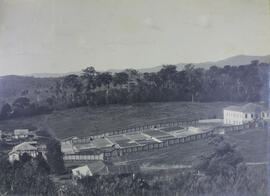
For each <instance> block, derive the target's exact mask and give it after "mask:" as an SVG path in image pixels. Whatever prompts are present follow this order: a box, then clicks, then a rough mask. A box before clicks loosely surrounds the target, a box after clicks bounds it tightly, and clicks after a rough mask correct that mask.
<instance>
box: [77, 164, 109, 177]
mask: <svg viewBox="0 0 270 196" xmlns="http://www.w3.org/2000/svg"><path fill="white" fill-rule="evenodd" d="M72 173H73V175H80V176H92V175H94V174H98V175H106V174H108V168H107V166H106V165H105V164H104V163H103V162H102V161H94V162H92V163H89V164H87V165H84V166H80V167H77V168H75V169H72Z"/></svg>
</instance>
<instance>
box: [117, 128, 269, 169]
mask: <svg viewBox="0 0 270 196" xmlns="http://www.w3.org/2000/svg"><path fill="white" fill-rule="evenodd" d="M267 131H268V130H267V129H260V128H252V129H246V130H242V131H239V132H233V133H228V134H225V135H223V137H224V138H225V140H226V141H228V142H229V143H231V144H233V145H236V146H237V149H238V151H239V152H240V153H241V154H242V155H243V157H244V161H245V162H246V163H248V165H253V167H256V165H259V166H260V165H263V164H265V163H266V162H267V161H268V160H267V157H268V154H267V153H269V152H268V151H267V145H269V144H270V143H269V142H270V140H269V138H268V137H269V136H268V134H267ZM211 150H212V146H209V145H208V144H207V141H206V140H197V141H194V142H189V143H185V144H178V145H174V146H169V147H167V148H163V149H159V150H153V151H148V152H140V153H134V154H130V155H127V156H122V157H115V158H114V159H113V162H114V164H131V163H132V164H134V163H136V164H138V165H141V166H142V167H145V166H147V167H146V168H155V167H156V168H160V169H161V168H162V167H166V168H171V169H176V168H178V169H179V168H180V169H182V167H181V166H186V167H190V166H191V165H192V162H193V161H194V160H195V158H197V157H199V156H201V155H203V154H204V153H208V152H210V151H211ZM184 168H185V167H184Z"/></svg>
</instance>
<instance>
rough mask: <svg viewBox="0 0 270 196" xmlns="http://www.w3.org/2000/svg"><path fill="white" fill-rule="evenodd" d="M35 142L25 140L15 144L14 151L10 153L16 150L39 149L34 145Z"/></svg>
mask: <svg viewBox="0 0 270 196" xmlns="http://www.w3.org/2000/svg"><path fill="white" fill-rule="evenodd" d="M33 144H35V143H33V142H23V143H21V144H19V145H17V146H14V147H13V149H12V151H11V152H10V153H9V154H11V153H15V152H16V151H31V150H37V147H35V146H33Z"/></svg>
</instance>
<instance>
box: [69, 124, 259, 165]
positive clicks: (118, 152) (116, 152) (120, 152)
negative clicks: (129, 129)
mask: <svg viewBox="0 0 270 196" xmlns="http://www.w3.org/2000/svg"><path fill="white" fill-rule="evenodd" d="M181 125H182V124H181ZM182 126H183V125H182ZM258 126H259V124H258V123H255V122H249V123H246V124H243V125H233V126H220V127H215V128H213V129H211V130H209V131H205V132H202V133H197V134H193V135H188V136H185V137H181V138H178V137H176V138H172V139H167V140H165V141H162V142H157V143H149V144H145V145H140V146H133V147H126V148H119V149H113V150H112V151H110V152H103V153H101V154H99V155H80V154H69V155H64V160H65V161H84V160H85V161H86V160H109V159H111V158H113V157H117V156H124V155H129V154H131V153H138V152H143V151H152V150H158V149H162V148H166V147H168V146H172V145H177V144H184V143H188V142H192V141H197V140H201V139H205V138H207V137H209V136H212V135H215V134H219V133H221V132H225V133H226V132H237V131H240V130H243V129H248V128H254V127H258ZM81 140H82V141H87V139H86V138H83V139H81ZM73 142H74V141H73Z"/></svg>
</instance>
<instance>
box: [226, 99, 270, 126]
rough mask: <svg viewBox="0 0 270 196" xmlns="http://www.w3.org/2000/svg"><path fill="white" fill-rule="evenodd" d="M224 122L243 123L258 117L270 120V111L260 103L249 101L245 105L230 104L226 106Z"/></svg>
mask: <svg viewBox="0 0 270 196" xmlns="http://www.w3.org/2000/svg"><path fill="white" fill-rule="evenodd" d="M223 115H224V124H227V125H242V124H244V123H247V122H251V121H254V120H256V119H262V120H270V111H269V109H268V108H265V107H263V106H261V105H259V104H254V103H248V104H245V105H243V106H229V107H226V108H224V110H223Z"/></svg>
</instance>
